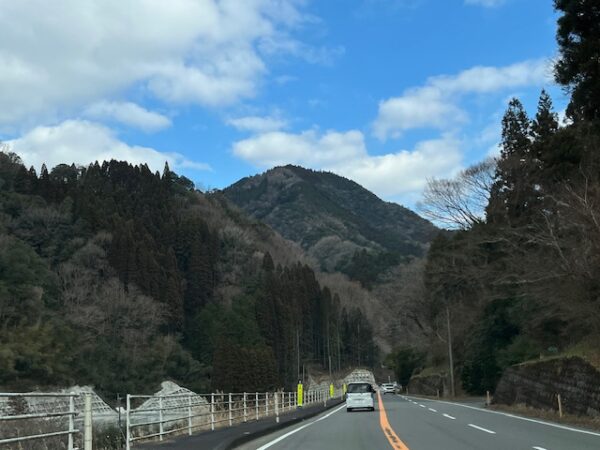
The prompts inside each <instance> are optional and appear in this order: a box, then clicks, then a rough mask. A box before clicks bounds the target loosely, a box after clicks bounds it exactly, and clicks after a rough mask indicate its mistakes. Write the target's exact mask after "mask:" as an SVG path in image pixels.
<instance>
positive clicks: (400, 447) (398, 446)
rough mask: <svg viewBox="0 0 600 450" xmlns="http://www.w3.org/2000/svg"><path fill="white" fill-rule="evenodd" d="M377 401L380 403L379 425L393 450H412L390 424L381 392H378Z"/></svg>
mask: <svg viewBox="0 0 600 450" xmlns="http://www.w3.org/2000/svg"><path fill="white" fill-rule="evenodd" d="M377 401H378V403H379V425H380V426H381V429H382V430H383V434H384V435H385V437H386V438H387V440H388V442H389V443H390V445H391V446H392V448H393V449H394V450H410V449H409V448H408V447H407V446H406V444H405V443H404V442H402V440H401V439H400V438H399V437H398V435H397V434H396V432H395V431H394V429H393V428H392V427H391V425H390V423H389V422H388V418H387V414H386V412H385V407H384V406H383V401H382V400H381V394H380V393H379V392H377Z"/></svg>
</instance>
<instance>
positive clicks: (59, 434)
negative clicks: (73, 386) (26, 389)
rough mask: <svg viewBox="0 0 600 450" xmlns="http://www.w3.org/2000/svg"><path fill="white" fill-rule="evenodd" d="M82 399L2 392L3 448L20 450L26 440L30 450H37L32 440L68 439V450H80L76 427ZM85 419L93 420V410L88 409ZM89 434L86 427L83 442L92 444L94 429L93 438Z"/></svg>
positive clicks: (0, 436) (0, 437) (0, 441)
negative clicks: (33, 449)
mask: <svg viewBox="0 0 600 450" xmlns="http://www.w3.org/2000/svg"><path fill="white" fill-rule="evenodd" d="M78 398H79V394H75V393H0V449H4V448H17V446H16V445H15V444H18V446H19V447H18V448H21V446H22V443H23V442H26V441H27V442H30V444H29V445H28V446H27V448H35V445H34V444H32V443H31V441H43V442H47V440H48V439H56V440H57V441H58V440H61V439H65V438H66V441H67V446H66V448H67V450H77V447H75V445H74V443H75V438H76V435H77V434H79V433H80V430H79V429H77V428H75V420H76V416H77V411H76V410H75V400H76V399H78ZM36 400H44V401H36ZM49 404H50V405H51V406H48V405H49ZM85 404H86V406H87V405H88V404H89V402H88V401H86V402H85ZM85 416H86V418H87V419H89V417H88V416H91V409H89V408H86V410H85ZM86 423H87V420H86ZM87 434H88V429H87V427H86V436H84V439H83V441H84V442H87V441H90V442H91V428H90V430H89V434H90V436H87ZM57 441H55V442H57ZM62 444H63V445H64V441H62ZM40 448H41V447H40ZM63 448H64V447H63Z"/></svg>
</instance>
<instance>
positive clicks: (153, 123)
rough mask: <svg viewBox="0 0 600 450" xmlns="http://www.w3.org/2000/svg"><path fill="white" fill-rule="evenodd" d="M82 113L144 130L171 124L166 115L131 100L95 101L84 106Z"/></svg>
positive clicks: (166, 126) (149, 130)
mask: <svg viewBox="0 0 600 450" xmlns="http://www.w3.org/2000/svg"><path fill="white" fill-rule="evenodd" d="M84 115H85V116H87V117H91V118H95V119H102V120H107V119H108V120H115V121H117V122H120V123H123V124H125V125H128V126H131V127H135V128H139V129H141V130H144V131H146V132H153V131H159V130H162V129H164V128H168V127H170V126H171V119H169V118H168V117H166V116H163V115H162V114H159V113H157V112H153V111H148V110H147V109H145V108H142V107H141V106H139V105H136V104H135V103H131V102H108V101H100V102H96V103H94V104H92V105H91V106H89V107H88V108H86V110H85V112H84Z"/></svg>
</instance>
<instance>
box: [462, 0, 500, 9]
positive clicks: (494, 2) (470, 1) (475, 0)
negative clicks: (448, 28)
mask: <svg viewBox="0 0 600 450" xmlns="http://www.w3.org/2000/svg"><path fill="white" fill-rule="evenodd" d="M505 2H506V0H465V4H466V5H479V6H484V7H486V8H494V7H496V6H500V5H502V4H503V3H505Z"/></svg>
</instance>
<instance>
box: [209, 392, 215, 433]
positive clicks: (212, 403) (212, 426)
mask: <svg viewBox="0 0 600 450" xmlns="http://www.w3.org/2000/svg"><path fill="white" fill-rule="evenodd" d="M210 429H211V430H212V431H215V394H210Z"/></svg>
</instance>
